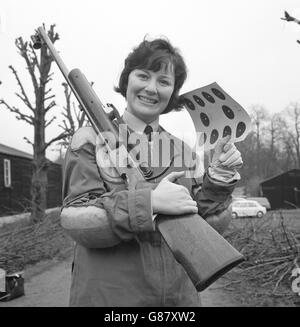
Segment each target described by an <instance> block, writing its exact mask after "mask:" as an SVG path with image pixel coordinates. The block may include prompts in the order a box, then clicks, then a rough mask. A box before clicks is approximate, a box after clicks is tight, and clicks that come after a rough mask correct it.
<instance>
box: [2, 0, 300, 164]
mask: <svg viewBox="0 0 300 327" xmlns="http://www.w3.org/2000/svg"><path fill="white" fill-rule="evenodd" d="M284 10H287V11H288V12H289V13H290V14H292V15H296V16H297V17H298V18H300V2H299V0H298V1H294V0H226V1H224V0H185V1H182V0H149V1H141V0H109V1H102V0H85V1H77V0H73V1H66V0H51V1H44V0H26V1H21V0H20V1H17V0H1V1H0V58H1V60H0V81H1V82H2V84H1V85H0V98H4V99H6V100H7V102H9V103H10V104H12V105H15V106H22V104H21V103H20V102H19V101H18V100H17V98H16V97H15V96H14V92H16V91H17V85H16V81H15V79H14V77H13V75H12V73H11V71H10V70H9V69H8V66H9V65H13V66H14V67H15V68H16V70H17V71H18V72H19V74H20V77H21V78H22V80H23V81H24V86H25V88H26V90H27V91H28V93H29V94H30V97H31V98H32V87H31V83H30V79H29V78H28V76H27V75H28V74H27V72H26V71H25V65H24V63H23V60H22V58H21V57H20V56H19V55H18V54H17V51H16V47H15V45H14V40H15V38H16V37H19V36H22V37H23V38H24V39H27V40H29V39H30V35H32V34H33V32H34V30H35V29H36V28H37V27H38V26H40V25H42V23H45V24H46V26H47V27H49V26H50V24H53V23H55V24H56V31H57V32H58V33H59V35H60V40H59V41H57V42H56V44H55V46H56V49H57V50H59V52H60V55H61V57H62V59H63V60H64V62H65V64H66V65H67V67H68V68H69V69H70V70H71V69H73V68H80V69H81V70H82V71H83V72H84V74H85V75H86V76H87V78H88V80H90V81H93V82H94V89H95V91H96V93H97V94H98V95H99V97H100V99H101V100H102V101H103V102H104V103H106V102H111V103H114V104H115V106H116V107H117V108H118V109H119V111H120V112H121V113H122V112H123V110H124V108H125V102H124V99H123V98H122V97H121V96H120V95H119V94H117V93H115V92H114V91H113V86H114V85H116V84H117V81H118V78H119V75H120V73H121V70H122V68H123V62H124V59H125V57H126V56H127V54H128V53H129V52H130V51H131V50H132V48H133V47H134V46H136V45H137V44H138V43H140V42H141V40H142V39H143V38H144V36H145V35H146V34H148V35H149V36H150V37H158V36H166V37H167V38H168V39H169V40H170V41H171V42H172V43H173V45H175V46H176V47H178V48H179V49H180V50H181V53H182V55H183V56H184V58H185V61H186V64H187V66H188V70H189V73H188V79H187V81H186V83H185V85H184V86H183V88H182V93H184V92H187V91H191V90H193V89H195V88H198V87H201V86H204V85H206V84H209V83H212V82H215V81H216V82H217V83H218V84H219V85H220V86H221V87H222V88H223V89H224V90H225V91H226V92H227V93H229V94H230V95H231V97H233V98H234V99H235V100H236V101H237V102H239V103H240V104H241V105H242V106H243V107H244V108H245V109H246V110H248V111H249V108H250V107H251V106H252V105H257V104H258V105H263V106H264V107H265V108H266V109H267V110H268V111H269V112H270V113H275V112H279V111H281V110H283V109H284V108H285V107H286V106H288V104H289V103H290V102H295V101H300V78H299V76H300V45H299V44H298V43H297V42H296V40H297V39H300V26H299V25H296V24H295V23H287V22H285V21H283V20H280V17H283V14H284ZM54 66H55V65H53V68H54V69H53V71H54V72H55V76H54V79H55V83H54V85H53V89H54V90H55V92H56V94H57V97H56V102H57V107H56V108H54V109H52V110H51V112H52V114H55V115H56V116H57V117H58V119H59V118H60V117H61V116H60V111H61V108H62V106H63V105H64V97H63V89H62V87H60V84H61V82H62V81H63V78H62V76H61V74H60V72H59V71H58V70H57V68H56V67H54ZM49 118H50V116H49ZM161 123H162V125H163V126H164V127H165V128H167V129H168V130H169V131H170V132H173V133H176V134H177V135H179V134H180V133H181V132H182V131H185V130H189V129H191V128H192V124H191V120H190V118H189V117H188V114H187V113H186V112H183V113H180V114H178V113H176V114H169V115H165V116H164V117H163V119H162V120H161ZM55 125H57V124H55V123H54V124H53V126H52V127H49V129H48V132H47V133H46V137H47V140H49V139H50V138H53V137H54V136H56V135H57V134H58V133H59V132H60V130H59V128H57V127H55ZM24 136H26V137H28V138H31V139H32V136H33V130H32V128H31V126H29V125H27V124H26V123H24V122H21V121H18V120H16V119H15V117H14V115H13V114H12V113H10V112H8V111H7V110H5V109H3V108H2V109H1V108H0V143H3V144H6V145H8V146H11V147H15V148H17V149H20V150H23V151H26V152H28V153H32V148H31V146H30V145H29V144H27V143H26V142H25V141H24V140H23V137H24ZM47 155H48V157H49V158H50V159H54V157H55V156H56V155H57V154H56V153H55V152H53V151H48V153H47Z"/></svg>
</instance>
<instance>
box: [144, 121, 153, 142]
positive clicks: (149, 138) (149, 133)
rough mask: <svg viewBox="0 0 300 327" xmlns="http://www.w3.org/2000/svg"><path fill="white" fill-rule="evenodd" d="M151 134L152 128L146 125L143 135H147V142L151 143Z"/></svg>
mask: <svg viewBox="0 0 300 327" xmlns="http://www.w3.org/2000/svg"><path fill="white" fill-rule="evenodd" d="M152 132H153V128H152V127H151V126H150V125H147V126H146V127H145V129H144V134H146V135H147V138H148V142H151V140H152V135H151V134H152Z"/></svg>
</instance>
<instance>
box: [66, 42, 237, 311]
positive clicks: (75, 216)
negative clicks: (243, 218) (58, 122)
mask: <svg viewBox="0 0 300 327" xmlns="http://www.w3.org/2000/svg"><path fill="white" fill-rule="evenodd" d="M186 76H187V73H186V66H185V63H184V60H183V58H182V56H181V55H180V53H179V51H178V50H177V49H176V48H174V47H173V46H172V45H171V43H170V42H169V41H168V40H166V39H161V38H159V39H154V40H152V41H148V40H143V41H142V42H141V43H140V44H139V45H138V46H137V47H136V48H134V50H133V51H132V52H131V53H130V54H129V55H128V56H127V58H126V60H125V65H124V69H123V71H122V73H121V75H120V79H119V85H118V87H116V88H115V90H116V91H117V92H119V93H121V94H122V95H123V96H124V98H125V99H126V104H127V107H126V110H125V112H124V114H123V116H122V117H119V118H116V119H114V120H113V123H114V124H115V125H116V126H119V127H120V126H122V128H124V129H125V132H126V133H127V136H128V140H130V139H131V138H132V136H136V135H140V136H141V135H142V136H145V138H144V139H145V140H146V142H145V143H143V145H145V147H147V151H146V152H147V154H148V153H150V156H149V157H148V158H147V159H150V158H154V159H157V160H149V161H148V162H144V161H140V163H141V164H142V163H147V164H148V166H146V168H149V169H145V170H143V173H144V180H142V181H139V182H137V181H136V180H134V182H133V183H128V184H129V185H127V184H126V183H125V181H124V180H123V179H122V178H121V177H120V176H119V175H118V170H116V169H115V166H112V167H108V168H107V167H104V166H103V165H102V164H101V163H103V162H105V158H106V157H107V156H108V154H107V152H108V150H107V149H106V147H105V146H104V145H103V144H102V143H101V142H100V141H99V138H97V136H96V135H95V132H94V131H93V129H92V128H91V127H84V128H81V129H79V130H78V131H77V132H76V133H75V134H74V136H73V138H72V142H71V145H70V147H69V149H68V151H67V154H66V157H65V164H64V184H63V196H64V202H63V208H62V214H61V222H62V226H63V227H64V228H65V230H66V232H67V233H69V235H70V236H71V237H72V238H73V239H74V240H75V242H76V248H75V254H74V269H73V274H72V283H71V292H70V305H71V306H109V307H113V306H117V307H119V306H199V305H200V299H199V295H198V293H197V290H196V288H195V287H194V285H193V282H192V280H191V279H190V278H189V277H188V274H187V273H186V272H185V270H184V268H183V267H182V266H181V265H180V264H179V263H178V262H177V261H176V259H175V257H174V255H173V253H172V252H171V250H170V248H169V246H168V244H167V243H166V242H165V239H164V238H163V237H162V234H161V233H160V232H159V230H158V229H157V226H156V224H157V221H156V220H157V219H159V215H160V214H167V215H169V216H170V219H173V218H176V217H178V216H180V215H189V214H194V215H197V214H198V213H199V215H201V217H200V216H196V218H198V217H199V219H202V218H204V219H206V221H207V222H208V223H209V224H210V225H211V226H212V227H213V228H215V229H216V230H217V231H218V232H219V233H222V231H223V230H224V229H225V228H226V227H227V225H228V223H229V220H230V218H231V212H230V211H229V210H228V206H229V204H230V201H231V193H232V191H233V189H234V187H235V184H236V182H237V179H236V176H238V174H236V170H235V166H234V165H232V166H231V167H229V166H230V165H231V164H234V162H235V161H236V160H237V161H239V160H240V153H239V152H238V151H237V150H236V148H234V147H233V146H227V147H225V143H226V140H225V141H223V143H220V144H219V145H217V146H216V149H218V150H217V151H216V152H215V156H214V157H213V158H214V159H215V161H214V162H215V163H218V162H221V161H220V160H222V163H223V165H225V166H226V167H227V165H228V167H227V170H226V171H227V175H226V176H227V177H229V180H227V179H226V178H225V177H224V178H223V179H221V180H220V178H219V177H220V176H219V172H218V171H217V170H216V169H217V164H216V165H215V166H214V167H210V170H208V171H207V172H206V173H205V174H204V176H202V174H201V176H199V174H198V176H192V177H191V176H189V177H186V174H185V173H186V172H187V175H188V173H189V172H190V171H191V170H192V169H193V168H192V166H191V165H190V161H191V160H192V154H193V153H192V149H190V148H189V147H188V146H186V144H184V143H182V142H180V140H178V139H176V138H175V137H174V136H173V135H171V134H170V133H168V132H167V131H165V130H164V129H163V128H162V127H161V126H160V124H159V117H160V115H162V114H165V113H167V112H169V111H171V110H179V109H180V108H181V102H180V101H179V91H180V89H181V87H182V85H183V83H184V81H185V79H186ZM151 131H152V132H153V133H152V135H151ZM149 134H150V135H149ZM125 135H126V134H125ZM146 135H147V136H148V137H146ZM156 137H157V138H159V141H162V142H161V144H162V146H161V147H159V146H158V144H160V142H156V141H157V138H156ZM133 139H137V141H139V138H138V137H136V138H135V137H133ZM128 144H130V142H128ZM139 144H141V142H140V143H139ZM134 145H135V144H134ZM117 150H118V149H117ZM116 152H117V151H116ZM225 152H226V153H225ZM166 153H167V154H168V156H167V157H168V158H167V159H168V160H164V159H165V154H166ZM221 154H223V159H222V158H221V157H220V156H221ZM224 155H225V156H224ZM141 157H142V155H141ZM178 158H181V159H184V160H179V161H180V163H179V162H178V160H177V159H178ZM175 159H176V160H175ZM219 159H220V160H219ZM137 160H139V159H137ZM225 160H226V162H225ZM223 161H224V162H223ZM163 163H167V164H166V165H164V164H163ZM144 168H145V166H144ZM149 171H150V173H149ZM148 173H149V174H148ZM210 174H214V178H212V177H211V175H210ZM107 176H109V178H107ZM218 178H219V179H218ZM175 182H176V183H175Z"/></svg>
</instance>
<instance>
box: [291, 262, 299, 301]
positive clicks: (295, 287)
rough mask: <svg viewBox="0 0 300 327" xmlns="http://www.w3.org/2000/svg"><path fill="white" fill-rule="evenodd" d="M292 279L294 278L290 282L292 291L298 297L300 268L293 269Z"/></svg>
mask: <svg viewBox="0 0 300 327" xmlns="http://www.w3.org/2000/svg"><path fill="white" fill-rule="evenodd" d="M292 277H296V278H295V279H294V280H293V282H292V291H293V292H294V293H296V294H298V295H299V296H300V268H299V267H297V268H295V269H293V271H292Z"/></svg>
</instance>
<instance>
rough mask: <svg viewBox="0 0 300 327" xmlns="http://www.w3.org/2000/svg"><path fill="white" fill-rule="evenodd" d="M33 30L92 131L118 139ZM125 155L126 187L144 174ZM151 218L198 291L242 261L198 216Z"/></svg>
mask: <svg viewBox="0 0 300 327" xmlns="http://www.w3.org/2000/svg"><path fill="white" fill-rule="evenodd" d="M37 33H38V36H39V37H40V38H42V39H43V41H44V42H45V43H46V45H47V46H48V49H49V50H50V52H51V54H52V56H53V58H54V60H55V61H56V63H57V65H58V67H59V68H60V70H61V71H62V73H63V75H64V77H65V79H66V81H67V83H68V84H69V86H70V88H71V90H72V91H73V93H74V94H75V96H76V98H77V100H78V101H79V103H80V105H81V107H82V109H83V110H84V112H85V113H86V115H87V117H88V119H89V120H90V122H91V124H92V126H93V128H94V130H95V131H96V133H97V134H98V135H100V137H101V133H102V132H111V133H113V135H114V136H115V138H116V140H118V141H119V135H118V132H117V130H116V128H115V127H114V125H113V124H112V122H111V121H110V119H109V118H108V115H107V114H106V113H105V111H104V109H103V108H104V106H103V105H102V103H101V101H100V100H99V98H98V96H97V95H96V93H95V91H94V90H93V88H92V87H91V85H90V83H89V82H88V81H87V79H86V78H85V76H84V75H83V74H82V73H81V71H80V70H79V69H73V70H72V71H71V72H68V71H67V69H66V66H65V65H64V63H63V61H62V60H61V58H60V56H59V55H58V53H57V52H56V50H55V48H54V46H53V44H52V42H51V40H50V39H49V38H48V36H47V34H46V33H45V31H44V29H43V28H42V27H39V28H38V31H37ZM117 146H119V147H121V146H122V142H118V143H117ZM107 147H108V150H109V152H110V151H111V149H110V148H109V146H108V145H107ZM123 152H124V151H123ZM126 154H127V155H128V162H129V164H130V165H129V166H128V167H118V166H116V167H115V168H116V169H117V170H118V172H119V174H120V176H121V177H122V178H124V180H125V181H126V182H127V186H129V187H130V185H135V184H136V183H137V182H138V181H141V180H144V175H143V173H142V169H140V167H139V166H138V164H137V163H136V161H135V160H134V159H133V158H132V157H131V156H130V154H129V153H128V152H126ZM155 220H156V224H157V228H158V230H159V231H160V233H161V235H162V237H163V238H164V240H165V242H166V243H167V245H168V247H169V248H170V250H171V252H172V253H173V255H174V257H175V259H176V260H177V261H178V262H179V263H180V264H181V265H182V267H183V268H184V270H185V271H186V273H187V274H188V276H189V277H190V279H191V280H192V282H193V284H194V286H195V288H196V289H197V290H198V291H203V290H204V289H205V288H207V287H208V286H209V285H210V284H212V283H213V282H214V281H215V280H216V279H218V278H219V277H221V276H222V275H223V274H225V273H226V272H227V271H229V270H230V269H232V268H233V267H235V266H236V265H238V264H239V263H240V262H241V261H243V260H244V257H243V255H242V254H241V253H239V252H238V251H237V250H236V249H235V248H234V247H233V246H232V245H231V244H230V243H228V242H227V241H226V240H225V239H224V238H223V237H222V236H221V235H220V234H219V233H218V232H217V231H216V230H215V229H213V228H212V227H211V226H210V225H209V224H208V223H207V222H206V221H205V220H204V219H202V217H200V216H199V215H194V214H193V215H182V216H168V215H158V216H157V217H156V219H155Z"/></svg>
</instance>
